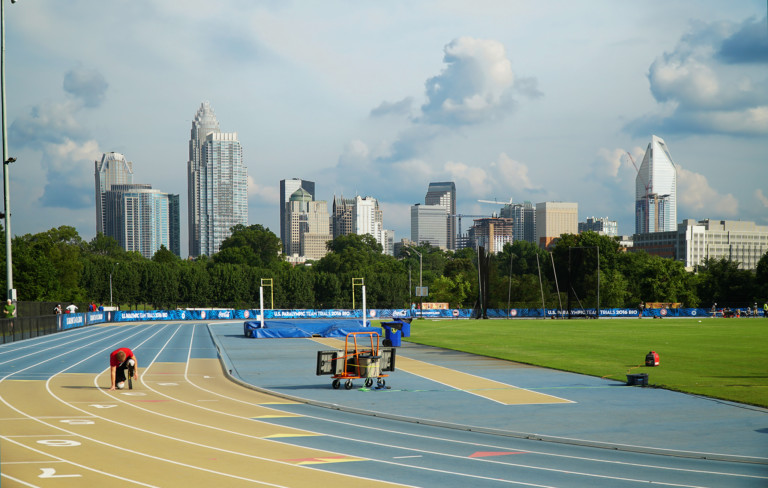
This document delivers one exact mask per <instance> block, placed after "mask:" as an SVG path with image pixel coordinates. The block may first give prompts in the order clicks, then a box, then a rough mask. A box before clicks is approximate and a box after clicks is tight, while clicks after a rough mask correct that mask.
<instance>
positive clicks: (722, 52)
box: [629, 21, 768, 136]
mask: <svg viewBox="0 0 768 488" xmlns="http://www.w3.org/2000/svg"><path fill="white" fill-rule="evenodd" d="M746 39H750V41H749V42H747V41H746ZM734 40H738V42H737V44H738V45H740V46H745V45H747V44H750V45H755V44H758V45H763V44H765V45H766V47H768V41H766V36H765V30H764V28H763V29H762V30H761V31H760V30H757V29H755V28H754V25H753V22H751V21H747V22H746V23H744V24H741V25H737V24H735V23H729V22H713V23H710V24H705V23H697V24H694V25H693V27H692V28H691V30H690V31H689V32H688V33H687V34H685V35H684V36H682V38H681V39H680V41H679V42H678V44H677V45H676V46H675V48H674V50H672V51H670V52H665V53H664V54H662V55H661V56H658V57H657V58H656V60H654V61H653V63H652V64H651V66H650V68H649V71H648V81H649V82H650V89H651V93H652V94H653V96H654V98H655V99H656V101H658V102H659V103H660V104H661V105H660V106H659V111H657V113H655V114H653V115H650V116H645V117H642V118H640V119H637V120H636V121H635V122H633V123H631V124H629V128H630V129H633V130H634V131H635V132H637V133H648V132H655V133H658V132H666V133H670V132H684V133H702V134H734V135H747V136H759V135H768V76H766V70H765V62H766V60H768V57H767V56H766V55H765V54H764V53H760V51H761V49H750V50H748V51H749V52H748V53H747V50H744V49H741V51H740V53H738V54H737V51H738V50H734V49H733V47H732V45H733V44H734ZM729 46H731V47H729ZM670 108H671V109H672V111H671V113H662V112H663V111H669V109H670Z"/></svg>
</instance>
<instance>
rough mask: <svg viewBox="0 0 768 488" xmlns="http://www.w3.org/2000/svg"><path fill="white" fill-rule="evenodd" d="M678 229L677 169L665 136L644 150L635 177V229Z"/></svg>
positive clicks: (643, 230)
mask: <svg viewBox="0 0 768 488" xmlns="http://www.w3.org/2000/svg"><path fill="white" fill-rule="evenodd" d="M674 230H677V169H676V168H675V163H674V162H673V161H672V156H671V155H670V154H669V148H668V147H667V145H666V143H665V142H664V140H663V139H662V138H660V137H657V136H652V137H651V142H650V143H649V144H648V148H647V149H646V150H645V155H644V156H643V162H642V163H641V164H640V168H639V169H638V172H637V177H636V178H635V233H636V234H646V233H650V232H667V231H674Z"/></svg>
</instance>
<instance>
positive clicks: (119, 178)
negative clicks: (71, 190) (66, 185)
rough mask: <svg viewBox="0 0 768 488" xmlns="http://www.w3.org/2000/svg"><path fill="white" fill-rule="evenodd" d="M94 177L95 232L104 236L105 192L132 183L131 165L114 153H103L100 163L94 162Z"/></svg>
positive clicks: (105, 220)
mask: <svg viewBox="0 0 768 488" xmlns="http://www.w3.org/2000/svg"><path fill="white" fill-rule="evenodd" d="M94 166H95V177H96V232H101V233H102V234H106V233H107V232H106V228H107V214H106V198H107V192H108V191H109V190H111V189H112V185H130V184H131V183H133V163H131V162H130V161H126V160H125V156H123V155H122V154H120V153H116V152H108V153H104V154H103V155H102V157H101V161H94Z"/></svg>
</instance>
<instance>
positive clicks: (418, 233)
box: [411, 203, 448, 249]
mask: <svg viewBox="0 0 768 488" xmlns="http://www.w3.org/2000/svg"><path fill="white" fill-rule="evenodd" d="M445 215H446V212H445V207H443V206H442V205H421V204H418V203H417V204H416V205H412V206H411V241H413V242H415V243H416V244H417V245H419V244H421V243H422V242H428V243H429V244H430V245H431V246H433V247H439V248H442V249H447V246H448V234H447V232H446V229H447V227H448V220H447V219H446V218H445Z"/></svg>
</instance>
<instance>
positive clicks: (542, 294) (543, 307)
mask: <svg viewBox="0 0 768 488" xmlns="http://www.w3.org/2000/svg"><path fill="white" fill-rule="evenodd" d="M536 268H538V270H539V288H540V289H541V307H542V308H541V311H542V312H543V313H544V316H543V318H545V319H546V318H547V306H546V305H545V304H544V284H543V283H542V282H541V264H540V263H539V253H536Z"/></svg>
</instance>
